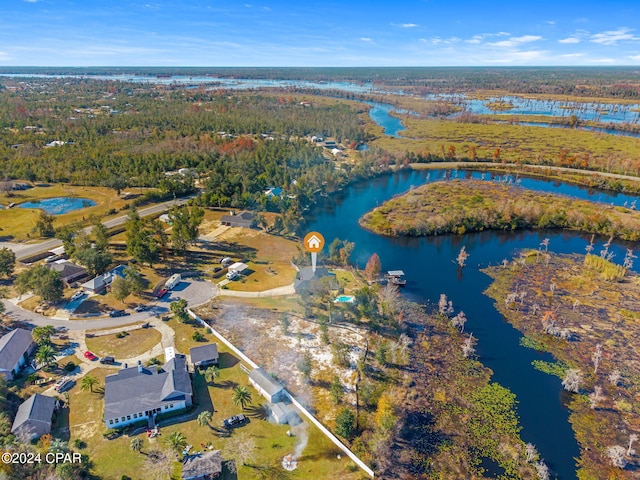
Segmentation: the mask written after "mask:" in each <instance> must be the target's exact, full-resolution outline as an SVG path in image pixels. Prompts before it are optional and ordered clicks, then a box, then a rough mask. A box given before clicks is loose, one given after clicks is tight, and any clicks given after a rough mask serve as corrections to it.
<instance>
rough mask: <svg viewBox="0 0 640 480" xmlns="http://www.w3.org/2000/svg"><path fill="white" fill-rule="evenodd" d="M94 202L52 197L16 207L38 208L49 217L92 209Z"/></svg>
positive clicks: (83, 199) (84, 199) (82, 199)
mask: <svg viewBox="0 0 640 480" xmlns="http://www.w3.org/2000/svg"><path fill="white" fill-rule="evenodd" d="M95 204H96V202H94V201H93V200H89V199H88V198H75V197H54V198H44V199H42V200H38V201H34V202H25V203H21V204H20V205H18V206H19V207H20V208H39V209H41V210H44V211H45V212H47V213H49V214H51V215H62V214H64V213H69V212H73V211H74V210H80V209H81V208H87V207H93V206H95Z"/></svg>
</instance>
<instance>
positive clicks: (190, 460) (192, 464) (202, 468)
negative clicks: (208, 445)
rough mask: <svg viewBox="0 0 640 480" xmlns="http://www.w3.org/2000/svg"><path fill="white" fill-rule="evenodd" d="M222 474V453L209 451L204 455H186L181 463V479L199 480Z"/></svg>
mask: <svg viewBox="0 0 640 480" xmlns="http://www.w3.org/2000/svg"><path fill="white" fill-rule="evenodd" d="M220 472H222V452H221V451H220V450H209V451H208V452H204V453H196V454H195V455H187V456H186V457H184V460H183V461H182V478H183V479H190V478H200V477H204V476H205V475H215V474H219V473H220Z"/></svg>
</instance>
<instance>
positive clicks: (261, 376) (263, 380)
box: [249, 368, 284, 396]
mask: <svg viewBox="0 0 640 480" xmlns="http://www.w3.org/2000/svg"><path fill="white" fill-rule="evenodd" d="M249 378H251V379H252V380H253V381H254V382H256V383H257V384H258V385H260V386H261V387H262V388H263V389H264V391H265V392H267V393H268V394H269V395H271V396H273V395H275V394H276V393H278V392H279V391H281V390H282V389H283V388H284V387H283V386H282V385H280V384H279V383H278V382H277V381H276V379H275V378H273V377H272V376H271V375H269V374H268V373H267V372H265V371H264V370H263V369H261V368H256V369H255V370H252V371H251V372H250V373H249Z"/></svg>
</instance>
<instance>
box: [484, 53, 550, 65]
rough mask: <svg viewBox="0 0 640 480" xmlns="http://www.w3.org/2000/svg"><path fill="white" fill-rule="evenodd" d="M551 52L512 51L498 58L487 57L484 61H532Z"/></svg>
mask: <svg viewBox="0 0 640 480" xmlns="http://www.w3.org/2000/svg"><path fill="white" fill-rule="evenodd" d="M548 53H549V52H548V51H547V50H527V51H524V52H519V51H510V52H506V53H504V54H501V55H500V57H498V58H485V59H483V63H484V64H486V65H491V64H497V63H501V64H502V63H525V64H526V63H531V62H533V61H537V60H539V59H542V58H546V56H547V54H548Z"/></svg>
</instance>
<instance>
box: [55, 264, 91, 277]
mask: <svg viewBox="0 0 640 480" xmlns="http://www.w3.org/2000/svg"><path fill="white" fill-rule="evenodd" d="M46 265H47V266H48V267H49V268H50V269H51V270H55V271H56V272H60V277H62V279H63V280H64V279H65V278H74V277H75V278H77V277H81V276H82V275H86V274H87V270H86V269H85V268H84V267H80V266H79V265H76V264H74V263H71V262H60V263H57V262H53V263H48V264H46Z"/></svg>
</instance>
